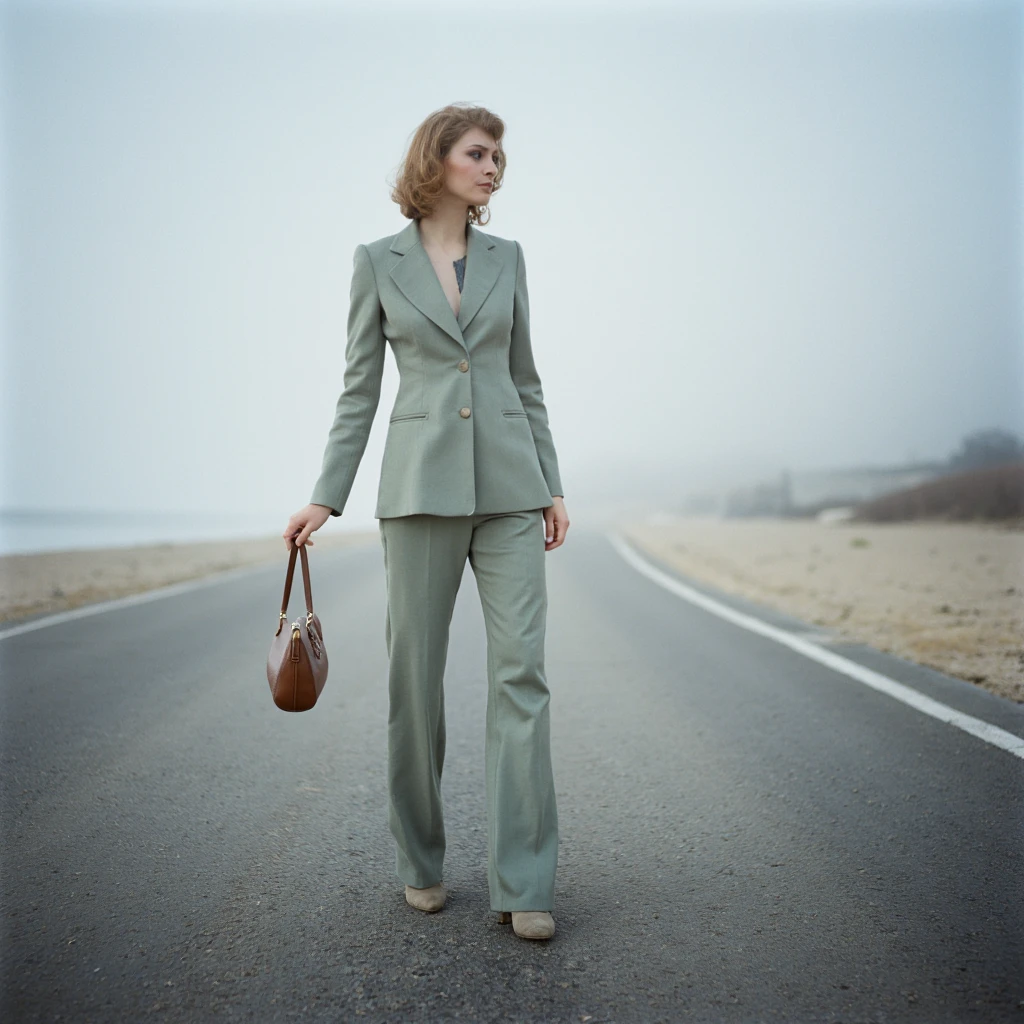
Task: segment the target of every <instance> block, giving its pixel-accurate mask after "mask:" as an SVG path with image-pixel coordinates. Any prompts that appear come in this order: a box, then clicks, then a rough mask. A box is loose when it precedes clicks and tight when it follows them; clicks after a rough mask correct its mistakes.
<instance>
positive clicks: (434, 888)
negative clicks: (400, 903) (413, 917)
mask: <svg viewBox="0 0 1024 1024" xmlns="http://www.w3.org/2000/svg"><path fill="white" fill-rule="evenodd" d="M447 897H448V890H447V889H446V888H445V887H444V884H443V883H442V882H438V883H437V885H429V886H427V888H425V889H417V888H416V887H415V886H412V885H407V886H406V887H405V902H406V903H408V904H409V906H410V907H415V908H416V909H417V910H426V911H427V912H428V913H432V912H433V911H435V910H440V909H441V908H442V907H443V906H444V901H445V900H446V899H447Z"/></svg>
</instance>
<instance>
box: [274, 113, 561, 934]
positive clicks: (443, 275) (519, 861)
mask: <svg viewBox="0 0 1024 1024" xmlns="http://www.w3.org/2000/svg"><path fill="white" fill-rule="evenodd" d="M504 129H505V126H504V124H503V122H502V121H501V119H500V118H498V117H496V116H495V115H494V114H492V113H490V112H489V111H488V110H485V109H484V108H482V107H465V106H461V105H450V106H447V107H443V108H442V109H440V110H438V111H436V112H434V113H433V114H431V115H430V116H429V117H428V118H427V119H426V120H425V121H424V122H423V123H422V124H421V125H420V126H419V128H418V129H417V131H416V133H415V135H414V136H413V139H412V142H411V143H410V146H409V151H408V153H407V154H406V157H405V161H404V163H403V166H402V169H401V171H400V174H399V177H398V180H397V182H396V184H395V186H394V188H393V190H392V199H393V200H394V201H395V202H396V203H398V204H399V206H400V207H401V210H402V214H403V215H404V216H405V217H407V218H409V221H410V222H409V224H408V225H407V226H406V227H405V228H403V229H402V230H401V231H399V232H398V233H397V234H394V235H387V236H385V237H383V238H379V239H377V240H376V241H374V242H369V243H367V244H365V245H359V246H357V247H356V251H355V256H354V260H353V265H354V272H353V276H352V289H351V301H350V306H349V315H348V343H347V346H346V353H345V355H346V368H345V381H344V391H343V392H342V394H341V397H340V398H339V399H338V404H337V408H336V412H335V418H334V423H333V425H332V427H331V429H330V433H329V435H328V441H327V447H326V450H325V452H324V458H323V466H322V470H321V474H320V477H319V479H318V480H317V482H316V485H315V486H314V488H313V494H312V497H311V502H310V504H309V505H307V506H306V507H305V508H304V509H302V510H301V511H300V512H296V513H295V515H293V516H292V517H291V519H289V521H288V526H287V527H286V529H285V531H284V537H285V541H286V544H288V545H291V544H292V543H294V544H305V543H309V544H312V543H313V541H312V540H309V537H310V534H311V533H312V532H313V531H315V530H317V529H319V528H320V527H321V526H322V525H323V524H324V523H325V522H326V521H327V520H328V519H329V518H330V517H331V516H340V515H341V513H342V510H343V509H344V506H345V502H346V501H347V499H348V495H349V491H350V489H351V487H352V482H353V479H354V478H355V474H356V469H357V467H358V465H359V462H360V459H361V458H362V455H363V452H364V450H365V448H366V442H367V438H368V436H369V432H370V425H371V423H372V421H373V417H374V413H375V412H376V409H377V405H378V401H379V398H380V383H381V374H382V371H383V367H384V354H385V349H386V346H387V345H388V344H390V346H391V349H392V352H393V354H394V357H395V362H396V364H397V366H398V370H399V374H400V378H401V382H400V384H399V388H398V394H397V396H396V399H395V404H394V407H393V408H392V411H391V417H390V422H389V425H388V434H387V440H386V443H385V446H384V457H383V461H382V464H381V477H380V485H379V489H378V495H377V509H376V512H375V516H376V517H377V519H378V520H379V528H380V537H381V545H382V547H383V550H384V566H385V576H386V580H387V595H388V597H387V618H386V622H385V638H386V642H387V650H388V657H389V707H390V711H389V719H388V801H389V825H390V828H391V832H392V834H393V835H394V837H395V841H396V843H397V854H396V871H397V873H398V876H399V877H400V878H401V879H402V880H403V881H404V882H405V883H406V887H405V897H406V900H407V901H408V902H409V904H411V905H412V906H413V907H416V908H417V909H419V910H424V911H428V912H430V911H436V910H440V909H441V907H442V906H443V904H444V901H445V897H446V895H447V891H446V889H445V887H444V884H443V882H442V865H443V860H444V853H445V835H444V822H443V808H442V805H441V772H442V767H443V764H444V751H445V718H444V689H443V676H444V669H445V661H446V656H447V649H448V627H449V623H450V622H451V617H452V611H453V608H454V604H455V596H456V592H457V590H458V587H459V583H460V581H461V579H462V575H463V570H464V568H465V564H466V560H467V558H468V559H469V562H470V564H471V565H472V567H473V571H474V574H475V576H476V581H477V589H478V591H479V594H480V599H481V605H482V607H483V612H484V620H485V623H486V629H487V652H488V656H487V665H488V696H487V727H486V736H485V751H486V767H487V817H488V870H487V877H488V887H489V890H490V901H491V909H492V910H496V911H498V912H499V920H500V921H502V922H507V921H509V920H511V921H512V926H513V928H514V929H515V932H516V934H517V935H520V936H522V937H524V938H531V939H546V938H550V937H551V935H553V934H554V929H555V923H554V919H553V917H552V915H551V910H552V909H553V904H554V882H555V869H556V864H557V859H558V816H557V810H556V806H555V788H554V780H553V777H552V769H551V753H550V733H549V709H548V703H549V696H550V695H549V691H548V687H547V683H546V679H545V675H544V636H545V623H546V615H547V586H546V578H545V563H544V555H545V553H546V552H548V551H552V550H554V549H555V548H557V547H559V546H560V545H561V544H562V543H563V541H564V540H565V535H566V531H567V529H568V527H569V519H568V516H567V514H566V511H565V505H564V503H563V500H562V499H563V495H562V487H561V481H560V478H559V473H558V460H557V457H556V455H555V449H554V445H553V444H552V440H551V432H550V430H549V428H548V416H547V410H546V408H545V406H544V399H543V393H542V390H541V382H540V377H539V376H538V374H537V368H536V366H535V364H534V359H533V352H532V347H531V342H530V319H529V299H528V295H527V290H526V270H525V266H524V262H523V253H522V248H521V247H520V245H519V243H518V242H516V241H510V240H508V239H505V238H499V237H498V236H497V235H491V234H485V233H484V232H482V231H480V230H479V228H478V227H477V225H478V224H481V223H483V222H484V221H483V220H482V215H483V214H484V213H485V212H487V203H488V201H489V199H490V197H491V196H492V195H494V193H495V192H496V191H497V190H498V189H499V188H500V187H501V182H502V177H503V174H504V169H505V154H504V152H503V150H502V148H501V140H502V136H503V134H504ZM488 219H489V214H488ZM542 527H543V531H544V532H543V534H542V533H541V528H542ZM542 544H543V547H542Z"/></svg>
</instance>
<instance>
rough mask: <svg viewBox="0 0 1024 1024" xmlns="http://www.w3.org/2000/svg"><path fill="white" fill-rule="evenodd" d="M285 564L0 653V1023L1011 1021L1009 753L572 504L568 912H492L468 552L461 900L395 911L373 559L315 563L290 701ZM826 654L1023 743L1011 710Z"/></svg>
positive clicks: (458, 867)
mask: <svg viewBox="0 0 1024 1024" xmlns="http://www.w3.org/2000/svg"><path fill="white" fill-rule="evenodd" d="M285 557H286V555H285V552H284V548H283V545H282V560H281V564H280V566H275V567H272V568H269V569H259V570H255V571H252V570H249V571H245V572H243V573H241V574H235V575H232V576H231V577H230V578H227V579H224V580H221V581H217V582H215V583H208V584H207V585H204V586H199V587H196V588H194V589H189V590H186V591H185V592H179V593H176V594H174V595H172V596H168V597H165V598H161V599H159V600H148V601H143V602H141V603H138V604H134V605H131V606H129V607H121V608H117V609H114V610H110V611H103V612H100V613H98V614H92V615H88V616H84V617H81V618H76V619H72V620H70V621H62V622H59V623H57V624H54V625H50V626H47V627H46V628H40V629H35V630H31V631H27V632H23V633H20V634H18V635H13V636H8V637H6V638H5V639H3V640H2V641H0V671H2V682H3V687H2V693H3V708H2V711H3V722H2V730H3V731H2V740H3V750H2V766H3V772H2V784H3V793H2V797H3V804H2V809H3V836H2V847H0V849H2V898H3V934H2V941H3V948H2V956H3V960H2V984H3V990H2V1002H0V1016H2V1019H3V1021H5V1022H8V1024H9V1022H21V1021H47V1022H52V1021H74V1022H85V1021H146V1020H167V1021H207V1020H210V1021H217V1020H224V1021H234V1020H246V1021H258V1022H278V1021H292V1020H304V1021H305V1020H316V1021H332V1022H333V1021H352V1020H366V1021H399V1020H400V1021H447V1020H465V1021H566V1022H569V1021H572V1022H583V1024H586V1022H593V1024H597V1022H612V1021H616V1022H626V1021H687V1020H692V1021H715V1022H717V1021H722V1022H733V1021H736V1022H739V1021H743V1022H749V1021H829V1022H896V1021H920V1022H928V1024H940V1022H961V1021H977V1022H994V1021H1004V1020H1006V1021H1024V970H1022V964H1024V863H1022V851H1024V842H1022V840H1024V785H1022V783H1024V760H1022V759H1021V758H1020V757H1018V756H1015V755H1013V754H1012V753H1008V752H1007V751H1005V750H1002V749H998V748H997V747H995V746H993V745H991V744H989V743H987V742H985V741H983V740H982V739H979V738H978V737H976V736H972V735H969V734H967V733H965V732H963V731H962V730H961V729H958V728H956V727H955V726H953V725H951V724H948V723H946V722H941V721H937V720H936V719H934V718H933V717H930V716H928V715H926V714H922V713H921V712H920V711H919V710H916V709H915V708H912V707H908V706H907V705H906V704H904V703H901V702H900V701H897V700H894V699H893V698H892V697H890V696H888V695H886V694H884V693H880V692H878V691H876V690H874V689H872V688H870V687H869V686H865V685H862V684H860V683H858V682H856V681H855V680H852V679H850V678H848V677H847V676H844V675H842V674H841V673H838V672H835V671H833V670H831V669H830V668H828V667H826V666H823V665H821V664H818V663H816V662H814V661H813V660H811V659H809V658H807V657H804V656H802V655H801V654H799V653H798V652H795V651H793V650H790V649H788V648H787V647H786V646H784V645H782V644H780V643H777V642H775V641H773V640H771V639H770V638H767V637H764V636H760V635H757V634H755V633H752V632H750V631H748V630H745V629H742V628H739V627H738V626H737V625H736V624H734V623H732V622H729V621H726V620H724V619H722V618H721V617H719V616H717V615H715V614H713V613H712V612H710V611H708V610H707V609H705V608H701V607H697V606H695V605H694V604H692V603H690V602H688V601H686V600H683V599H681V598H680V597H679V596H677V595H675V594H673V593H670V592H668V591H666V590H665V589H664V588H663V587H661V586H659V585H658V584H657V583H656V582H653V581H652V580H651V579H649V578H647V577H645V576H644V575H643V574H642V573H640V572H638V571H637V569H636V568H635V567H633V566H632V565H630V564H629V563H628V562H627V561H626V560H625V559H624V558H623V557H622V556H621V555H620V554H619V552H618V551H617V550H616V547H615V545H614V544H613V543H612V542H611V540H610V539H609V537H608V536H606V535H605V534H603V533H601V532H600V531H597V530H594V531H591V532H587V530H586V529H585V528H584V527H580V526H574V528H573V532H572V535H571V536H570V539H569V542H568V543H567V544H566V545H565V546H564V547H562V548H561V549H558V550H556V551H555V552H553V553H551V554H550V555H549V556H548V563H547V565H548V587H549V595H550V612H549V618H548V642H547V673H548V682H549V685H550V687H551V690H552V703H551V715H552V719H551V723H552V745H553V748H552V749H553V756H554V770H555V782H556V787H557V793H558V800H559V804H558V810H559V823H560V854H559V856H560V860H559V872H558V882H557V887H556V907H555V911H554V916H555V919H556V922H557V933H556V935H555V937H554V938H553V939H552V940H550V941H548V942H529V941H526V940H523V939H519V938H518V937H517V936H515V935H514V933H513V932H512V929H511V926H510V925H499V924H498V923H497V915H496V914H494V913H492V912H491V911H490V909H489V904H488V899H487V886H486V875H485V858H486V825H485V808H484V775H483V767H484V760H483V736H484V709H485V701H486V682H485V665H486V653H485V640H484V630H483V618H482V615H481V612H480V607H479V602H478V599H477V594H476V587H475V581H474V578H473V574H472V570H471V568H470V567H469V566H468V565H467V567H466V575H465V577H464V580H463V584H462V589H461V591H460V593H459V598H458V603H457V606H456V611H455V618H454V621H453V625H452V636H451V645H450V650H449V662H448V671H447V675H446V684H445V685H446V708H447V716H448V718H447V721H448V747H447V762H446V765H445V772H444V777H443V791H444V797H445V809H446V813H445V817H446V826H447V832H448V857H447V862H446V871H445V881H446V884H447V885H448V886H449V888H450V895H449V899H448V903H447V905H446V907H445V908H444V910H443V911H441V912H440V913H438V914H432V915H427V914H423V913H422V912H419V911H416V910H414V909H413V908H411V907H409V906H408V905H407V904H406V903H405V901H404V897H403V889H402V884H401V882H400V881H399V880H398V879H397V877H396V876H395V875H394V849H393V843H392V839H391V835H390V833H389V832H388V828H387V818H386V790H385V783H386V775H385V751H386V728H387V660H386V658H387V656H386V650H385V644H384V602H385V593H384V576H383V564H382V554H381V551H380V548H379V545H376V544H370V545H369V546H367V547H360V548H356V549H341V550H338V551H333V552H324V553H323V554H322V555H321V554H320V552H318V551H317V550H316V549H314V550H313V551H312V552H311V563H312V569H313V593H314V598H315V607H316V609H317V612H318V614H319V615H320V617H321V619H322V621H323V623H324V629H325V634H326V643H327V649H328V653H329V656H330V659H331V668H330V675H329V679H328V682H327V688H326V690H325V691H324V695H323V697H322V699H321V703H320V704H319V705H318V706H317V707H316V708H315V709H314V710H313V711H311V712H309V713H306V714H298V715H289V714H286V713H284V712H281V711H279V710H278V709H277V708H275V707H274V705H273V703H272V701H271V699H270V692H269V688H268V686H267V683H266V677H265V668H264V666H265V659H266V653H267V649H268V647H269V643H270V636H271V634H272V632H273V630H274V628H275V626H276V614H277V602H278V601H279V599H280V590H281V587H282V585H283V575H284V567H285ZM297 584H298V581H297ZM694 585H695V586H699V585H696V584H694ZM699 589H701V590H702V591H703V592H704V593H707V594H712V595H714V596H716V597H719V598H720V599H721V600H723V601H724V602H726V603H728V604H729V605H730V606H731V607H733V608H740V609H743V610H745V611H748V612H749V611H752V610H753V611H756V613H757V614H758V615H759V616H760V617H761V618H763V619H764V620H765V621H769V622H771V623H773V624H775V625H776V626H779V627H781V628H783V629H786V630H793V631H795V632H798V633H805V632H807V631H808V629H809V627H807V626H806V625H805V624H802V623H799V622H795V621H793V620H790V619H787V618H786V617H784V616H781V615H778V614H776V613H770V612H766V611H765V610H764V609H757V608H755V607H754V606H752V605H750V604H749V603H747V602H742V601H738V600H735V599H728V598H724V597H722V595H717V594H715V592H714V591H712V590H711V589H710V588H706V587H702V588H699ZM301 603H302V602H301V586H300V585H297V586H296V588H295V592H293V597H292V604H291V609H290V610H291V611H292V613H293V615H294V614H297V613H298V610H299V609H300V607H301ZM828 647H829V649H830V650H833V651H836V652H838V653H842V654H844V655H845V656H847V657H849V658H851V659H853V660H855V661H857V662H859V663H861V664H863V665H868V666H870V667H872V668H874V669H876V670H877V671H880V672H884V673H886V674H887V675H889V676H891V677H892V678H893V679H896V680H899V681H901V682H903V683H907V684H909V685H912V686H914V687H916V688H918V689H919V690H920V691H921V692H922V693H926V694H927V695H929V696H931V697H933V698H935V699H937V700H941V701H944V702H946V703H948V704H949V705H950V706H952V707H955V708H958V709H960V710H962V711H965V712H967V713H969V714H971V715H975V716H977V717H979V718H981V719H983V720H986V721H990V722H992V723H993V724H996V725H998V726H1000V727H1001V728H1002V729H1005V730H1009V731H1010V732H1013V733H1015V734H1016V735H1019V736H1024V708H1021V707H1018V706H1017V705H1014V704H1011V703H1010V702H1008V701H1005V700H1001V699H1000V698H997V697H994V696H992V695H990V694H987V693H985V692H983V691H981V690H978V689H976V688H974V687H971V686H970V685H969V684H966V683H962V682H959V681H957V680H953V679H949V678H947V677H944V676H941V675H939V674H938V673H936V672H932V671H930V670H927V669H923V668H920V667H918V666H914V665H911V664H909V663H907V662H904V661H901V660H899V659H896V658H891V657H887V656H885V655H882V654H880V653H878V652H874V651H872V650H870V649H868V648H863V647H854V646H847V645H840V644H835V643H831V644H828Z"/></svg>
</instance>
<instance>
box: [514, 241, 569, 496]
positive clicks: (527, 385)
mask: <svg viewBox="0 0 1024 1024" xmlns="http://www.w3.org/2000/svg"><path fill="white" fill-rule="evenodd" d="M509 370H510V371H511V373H512V380H513V382H514V383H515V386H516V390H517V391H518V392H519V398H520V400H521V401H522V403H523V409H524V410H525V411H526V416H527V419H528V420H529V422H530V429H531V430H532V431H533V441H534V444H535V445H536V446H537V456H538V458H539V459H540V468H541V472H542V473H543V474H544V481H545V483H546V484H547V485H548V490H549V491H550V492H551V496H552V497H564V495H563V493H562V480H561V477H560V476H559V473H558V456H557V455H556V454H555V445H554V442H553V441H552V440H551V429H550V427H549V426H548V413H547V409H546V408H545V406H544V392H543V390H542V388H541V382H540V375H539V374H538V373H537V366H536V364H535V363H534V359H533V346H532V343H531V341H530V296H529V294H528V292H527V290H526V264H525V262H524V260H523V247H522V246H521V245H520V244H519V242H518V241H517V242H516V290H515V301H514V304H513V307H512V343H511V347H510V348H509Z"/></svg>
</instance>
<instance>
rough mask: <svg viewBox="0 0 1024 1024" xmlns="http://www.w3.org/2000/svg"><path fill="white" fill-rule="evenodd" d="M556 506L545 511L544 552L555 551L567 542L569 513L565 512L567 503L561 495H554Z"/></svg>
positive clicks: (550, 506)
mask: <svg viewBox="0 0 1024 1024" xmlns="http://www.w3.org/2000/svg"><path fill="white" fill-rule="evenodd" d="M552 498H553V499H554V502H555V503H554V505H549V506H548V507H547V508H546V509H544V550H545V551H554V549H555V548H557V547H559V546H560V545H561V544H562V542H563V541H564V540H565V532H566V530H568V529H569V513H568V512H566V511H565V502H564V501H562V496H561V495H560V494H554V495H552Z"/></svg>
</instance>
